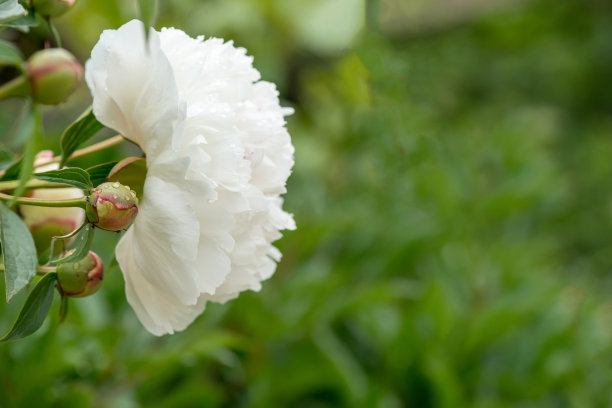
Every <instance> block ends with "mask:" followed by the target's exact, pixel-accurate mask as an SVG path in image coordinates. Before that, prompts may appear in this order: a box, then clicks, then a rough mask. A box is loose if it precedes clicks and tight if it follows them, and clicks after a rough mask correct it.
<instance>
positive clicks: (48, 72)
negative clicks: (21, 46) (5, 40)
mask: <svg viewBox="0 0 612 408" xmlns="http://www.w3.org/2000/svg"><path fill="white" fill-rule="evenodd" d="M25 72H26V75H27V77H28V80H29V82H30V93H31V95H32V98H33V99H34V100H35V101H36V102H38V103H42V104H44V105H57V104H58V103H61V102H64V101H65V100H66V99H68V97H69V96H70V95H71V94H72V92H74V90H75V89H76V88H77V86H78V85H79V84H80V83H81V81H82V80H83V67H82V66H81V64H80V63H79V62H78V61H77V60H76V58H75V57H74V56H73V55H72V54H71V53H69V52H68V51H66V50H65V49H63V48H49V49H45V50H40V51H37V52H35V53H34V54H33V55H32V56H31V57H30V59H28V61H27V62H26V65H25Z"/></svg>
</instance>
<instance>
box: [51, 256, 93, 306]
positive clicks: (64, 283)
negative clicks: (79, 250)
mask: <svg viewBox="0 0 612 408" xmlns="http://www.w3.org/2000/svg"><path fill="white" fill-rule="evenodd" d="M103 278H104V266H103V265H102V260H101V259H100V257H99V256H98V255H96V254H95V253H94V252H91V251H89V253H88V254H87V256H86V257H85V258H83V259H81V260H80V261H77V262H67V263H63V264H59V265H58V266H57V282H58V284H59V287H60V289H61V290H62V293H63V294H64V295H66V296H70V297H84V296H89V295H91V294H92V293H95V292H96V291H97V290H98V289H100V286H102V279H103Z"/></svg>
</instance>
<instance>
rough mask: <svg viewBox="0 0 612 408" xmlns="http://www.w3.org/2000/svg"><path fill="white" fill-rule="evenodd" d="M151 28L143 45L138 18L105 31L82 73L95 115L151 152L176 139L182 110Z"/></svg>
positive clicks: (182, 113)
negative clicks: (83, 73) (89, 92)
mask: <svg viewBox="0 0 612 408" xmlns="http://www.w3.org/2000/svg"><path fill="white" fill-rule="evenodd" d="M149 34H150V35H149V42H148V45H147V46H145V37H144V29H143V25H142V23H141V22H140V21H137V20H132V21H130V22H129V23H127V24H125V25H123V26H122V27H121V28H119V29H118V30H116V31H115V30H106V31H104V32H103V33H102V35H101V36H100V41H99V42H98V44H96V46H95V47H94V49H93V50H92V54H91V59H90V60H89V61H87V63H86V65H85V79H86V81H87V84H88V85H89V88H90V89H91V92H92V95H93V109H94V114H95V115H96V117H97V118H98V120H99V121H100V122H101V123H102V124H104V125H105V126H108V127H110V128H113V129H115V130H116V131H117V132H119V133H121V134H122V135H123V136H125V137H127V138H128V139H130V140H132V141H134V142H135V143H137V144H139V145H140V146H141V147H142V149H143V150H144V151H145V152H147V153H155V152H158V151H161V150H163V149H165V148H167V147H168V146H170V145H172V146H176V145H177V144H178V143H179V142H180V136H181V135H180V132H177V131H176V130H177V129H179V130H180V124H179V123H178V122H180V121H181V120H182V119H183V116H184V112H183V107H182V106H181V105H180V104H179V99H178V90H177V88H176V84H175V81H174V74H173V71H172V67H171V66H170V64H169V62H168V59H167V58H166V56H165V54H164V53H163V52H162V50H161V48H160V42H159V36H158V34H157V32H155V31H154V30H151V31H150V33H149Z"/></svg>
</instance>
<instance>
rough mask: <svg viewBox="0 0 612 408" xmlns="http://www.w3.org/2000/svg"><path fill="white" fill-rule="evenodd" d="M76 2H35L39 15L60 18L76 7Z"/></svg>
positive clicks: (41, 0)
mask: <svg viewBox="0 0 612 408" xmlns="http://www.w3.org/2000/svg"><path fill="white" fill-rule="evenodd" d="M74 3H76V0H33V1H32V5H33V6H34V9H36V11H37V12H38V14H40V15H42V16H45V17H59V16H61V15H62V14H64V13H65V12H67V11H68V10H70V9H71V8H72V6H74Z"/></svg>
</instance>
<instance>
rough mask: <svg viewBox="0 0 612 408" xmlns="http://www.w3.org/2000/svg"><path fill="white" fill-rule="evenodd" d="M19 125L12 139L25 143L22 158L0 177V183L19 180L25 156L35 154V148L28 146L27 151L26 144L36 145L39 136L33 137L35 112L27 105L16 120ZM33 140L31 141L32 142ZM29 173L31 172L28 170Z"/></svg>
mask: <svg viewBox="0 0 612 408" xmlns="http://www.w3.org/2000/svg"><path fill="white" fill-rule="evenodd" d="M18 120H19V123H18V125H17V127H16V130H15V132H14V136H13V137H12V139H15V140H17V141H24V142H25V143H26V151H25V152H24V156H22V157H20V158H19V159H18V160H17V161H15V162H14V163H13V164H11V165H10V166H9V167H8V168H7V169H6V171H5V172H4V175H2V177H0V181H9V180H17V179H18V178H19V174H20V173H21V167H22V164H23V162H24V158H25V156H26V153H27V154H32V153H34V155H35V152H36V149H37V146H30V150H27V149H28V146H27V143H28V141H29V142H30V143H36V144H38V141H39V138H40V135H35V130H36V112H35V111H34V109H33V107H32V105H30V104H28V105H27V106H25V109H24V111H23V114H22V115H21V117H20V118H19V119H18ZM33 136H34V137H33ZM32 139H33V140H32ZM31 160H32V165H33V163H34V157H32V158H31ZM30 171H31V170H30Z"/></svg>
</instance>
